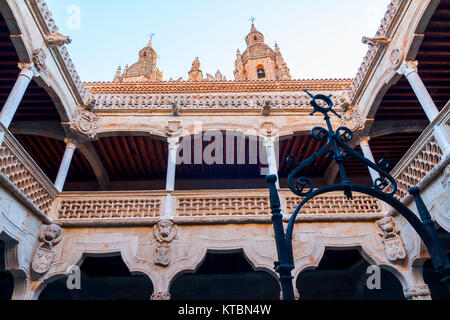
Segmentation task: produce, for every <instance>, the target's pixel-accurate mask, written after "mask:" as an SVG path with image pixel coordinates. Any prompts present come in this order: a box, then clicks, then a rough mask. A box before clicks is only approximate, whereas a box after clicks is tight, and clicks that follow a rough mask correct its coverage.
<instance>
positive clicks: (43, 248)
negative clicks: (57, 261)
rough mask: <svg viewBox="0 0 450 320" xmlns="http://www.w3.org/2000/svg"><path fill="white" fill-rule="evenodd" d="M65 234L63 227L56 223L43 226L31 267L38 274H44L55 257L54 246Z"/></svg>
mask: <svg viewBox="0 0 450 320" xmlns="http://www.w3.org/2000/svg"><path fill="white" fill-rule="evenodd" d="M63 235H64V231H63V229H62V228H61V227H60V226H58V225H56V224H51V225H47V226H45V227H42V228H41V231H40V233H39V242H40V245H39V247H38V249H37V251H36V254H35V255H34V258H33V262H32V264H31V267H32V269H33V271H34V272H35V273H36V274H37V275H43V274H44V273H46V272H47V271H48V270H49V269H50V267H51V265H52V262H53V259H54V258H55V253H54V252H53V247H54V246H55V245H57V244H58V243H59V242H60V241H61V239H62V237H63Z"/></svg>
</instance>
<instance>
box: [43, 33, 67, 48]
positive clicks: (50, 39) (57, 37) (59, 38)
mask: <svg viewBox="0 0 450 320" xmlns="http://www.w3.org/2000/svg"><path fill="white" fill-rule="evenodd" d="M45 41H46V43H47V45H48V46H49V47H62V46H63V45H65V44H69V43H71V42H72V39H70V37H68V36H64V35H62V34H61V33H50V34H49V35H48V36H46V37H45Z"/></svg>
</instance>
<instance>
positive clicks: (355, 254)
mask: <svg viewBox="0 0 450 320" xmlns="http://www.w3.org/2000/svg"><path fill="white" fill-rule="evenodd" d="M368 267H369V264H368V263H367V262H366V261H365V260H364V259H363V257H362V256H361V254H360V252H359V251H358V250H357V249H347V250H337V249H327V250H326V251H325V253H324V255H323V258H322V260H321V261H320V263H319V266H318V267H317V268H316V269H315V270H311V269H309V270H305V271H303V272H302V273H301V274H300V275H299V276H298V278H297V282H296V286H297V289H298V291H299V293H300V299H301V300H403V299H404V296H403V289H402V285H401V284H400V282H399V281H398V280H397V278H396V277H395V276H394V275H392V274H391V273H390V272H388V271H386V270H383V269H381V273H380V280H381V286H380V289H373V290H370V289H369V288H368V286H367V280H368V278H369V277H370V276H371V275H373V272H369V273H368V272H367V268H368Z"/></svg>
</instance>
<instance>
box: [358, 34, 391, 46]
mask: <svg viewBox="0 0 450 320" xmlns="http://www.w3.org/2000/svg"><path fill="white" fill-rule="evenodd" d="M390 42H391V39H388V38H385V37H375V38H369V37H363V38H362V43H364V44H367V45H369V46H371V47H382V48H384V47H386V46H388V45H389V43H390Z"/></svg>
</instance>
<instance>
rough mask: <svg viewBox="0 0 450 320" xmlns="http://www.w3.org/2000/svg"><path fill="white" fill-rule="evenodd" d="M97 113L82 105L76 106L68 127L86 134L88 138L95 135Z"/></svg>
mask: <svg viewBox="0 0 450 320" xmlns="http://www.w3.org/2000/svg"><path fill="white" fill-rule="evenodd" d="M97 119H98V117H97V115H95V114H94V113H93V112H91V111H89V110H86V109H84V108H82V107H77V108H76V109H75V112H74V114H73V117H72V121H71V122H70V128H71V129H72V130H74V131H75V132H77V133H81V134H83V135H86V136H87V137H89V138H90V139H95V138H96V137H97V134H96V130H97Z"/></svg>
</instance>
